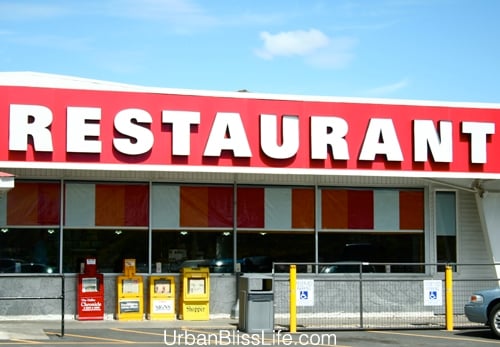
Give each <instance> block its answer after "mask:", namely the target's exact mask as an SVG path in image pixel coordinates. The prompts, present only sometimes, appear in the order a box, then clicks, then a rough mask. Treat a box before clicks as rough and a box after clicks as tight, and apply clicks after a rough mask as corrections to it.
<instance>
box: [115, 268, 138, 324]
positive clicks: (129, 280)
mask: <svg viewBox="0 0 500 347" xmlns="http://www.w3.org/2000/svg"><path fill="white" fill-rule="evenodd" d="M123 272H124V275H123V276H118V278H117V281H116V285H117V295H116V298H117V301H118V302H117V305H116V309H117V313H116V319H118V320H142V319H143V316H144V295H143V293H144V291H143V288H144V287H143V283H142V277H141V276H136V275H135V259H125V260H124V261H123Z"/></svg>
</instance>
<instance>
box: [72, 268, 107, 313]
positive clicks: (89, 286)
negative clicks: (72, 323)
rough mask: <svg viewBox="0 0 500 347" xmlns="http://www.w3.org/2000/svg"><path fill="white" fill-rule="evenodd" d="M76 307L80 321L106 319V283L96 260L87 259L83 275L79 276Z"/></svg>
mask: <svg viewBox="0 0 500 347" xmlns="http://www.w3.org/2000/svg"><path fill="white" fill-rule="evenodd" d="M76 306H77V310H78V313H77V316H76V318H77V319H78V320H102V319H104V281H103V275H102V274H99V273H97V262H96V259H95V258H86V259H85V263H84V266H83V273H81V274H78V288H77V302H76Z"/></svg>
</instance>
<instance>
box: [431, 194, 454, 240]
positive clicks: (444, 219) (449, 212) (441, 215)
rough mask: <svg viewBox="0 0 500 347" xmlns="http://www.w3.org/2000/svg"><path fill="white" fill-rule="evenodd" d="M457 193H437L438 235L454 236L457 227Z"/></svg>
mask: <svg viewBox="0 0 500 347" xmlns="http://www.w3.org/2000/svg"><path fill="white" fill-rule="evenodd" d="M456 213H457V210H456V197H455V192H436V232H437V235H448V236H454V235H456V234H457V226H456V220H457V217H456Z"/></svg>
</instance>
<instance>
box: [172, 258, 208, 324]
mask: <svg viewBox="0 0 500 347" xmlns="http://www.w3.org/2000/svg"><path fill="white" fill-rule="evenodd" d="M181 275H182V279H181V296H180V303H179V310H180V313H179V318H180V319H185V320H208V319H209V317H210V273H209V269H208V268H207V267H200V268H182V269H181Z"/></svg>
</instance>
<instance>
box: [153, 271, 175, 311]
mask: <svg viewBox="0 0 500 347" xmlns="http://www.w3.org/2000/svg"><path fill="white" fill-rule="evenodd" d="M149 319H151V320H155V319H164V320H172V319H175V279H174V277H173V276H151V277H150V278H149Z"/></svg>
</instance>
